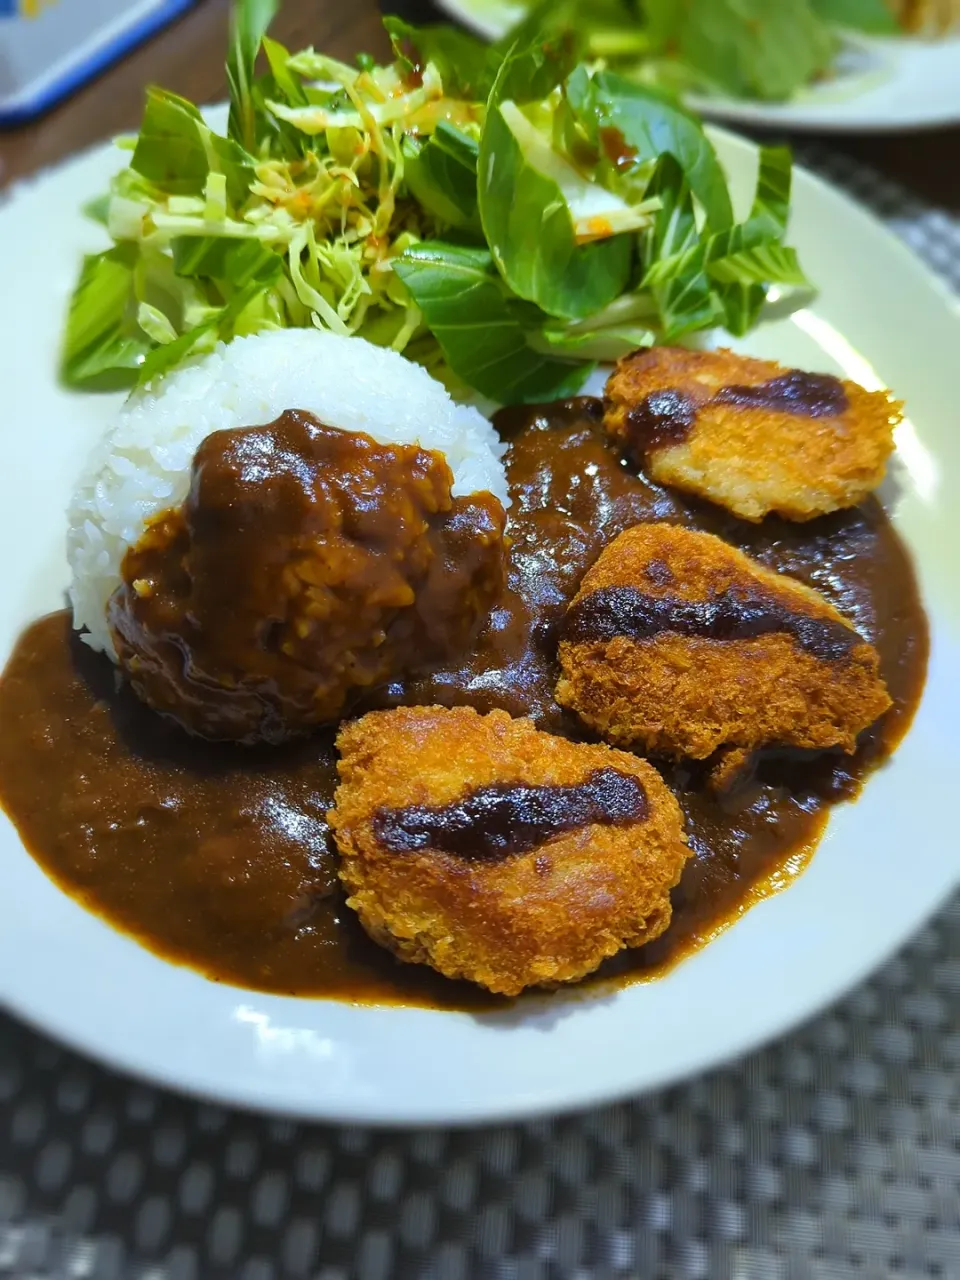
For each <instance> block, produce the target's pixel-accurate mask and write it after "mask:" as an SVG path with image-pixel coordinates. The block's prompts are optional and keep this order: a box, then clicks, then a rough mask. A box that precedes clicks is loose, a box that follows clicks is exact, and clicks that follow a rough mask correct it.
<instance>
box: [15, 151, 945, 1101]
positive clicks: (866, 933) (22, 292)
mask: <svg viewBox="0 0 960 1280" xmlns="http://www.w3.org/2000/svg"><path fill="white" fill-rule="evenodd" d="M715 137H716V141H717V143H718V147H719V151H720V155H721V158H722V160H723V162H724V164H725V165H726V167H727V169H728V171H729V172H730V175H731V178H732V181H733V186H734V191H735V193H736V194H737V195H738V198H739V200H740V202H741V203H742V202H743V200H744V198H748V197H749V193H750V189H751V186H752V182H753V177H754V172H755V165H756V160H755V153H754V151H753V149H752V148H751V147H750V145H749V144H747V143H745V142H743V141H741V140H739V139H736V138H733V137H730V136H729V135H724V134H720V133H717V134H715ZM121 162H122V157H121V156H120V154H119V153H117V152H116V151H114V150H112V149H110V148H102V149H99V150H97V151H94V152H92V153H90V154H88V155H86V156H83V157H80V158H78V159H76V160H74V161H72V162H71V163H70V164H68V165H65V166H64V167H63V168H61V169H59V170H57V171H54V172H51V173H49V174H47V175H45V176H43V177H41V178H40V179H38V180H37V181H36V182H34V183H33V184H32V185H29V186H25V187H22V188H21V189H19V190H18V191H17V192H15V193H14V194H13V196H12V197H11V198H10V199H9V200H8V201H7V202H6V203H5V204H4V205H3V207H2V208H0V273H2V278H3V281H4V304H5V307H6V316H7V323H6V324H5V326H4V342H3V344H2V345H0V385H2V386H3V388H4V409H5V414H4V436H3V443H4V467H3V469H2V471H0V538H2V544H3V546H4V547H5V548H6V552H7V555H6V561H5V565H4V573H3V576H2V578H0V661H5V659H6V657H7V655H8V653H9V651H10V648H11V646H12V644H13V643H14V641H15V639H16V636H17V634H18V633H19V631H20V630H21V628H22V627H23V626H24V625H25V624H27V623H28V622H30V621H31V620H32V619H33V618H35V617H36V616H38V615H39V614H41V613H43V612H46V611H47V610H50V609H55V608H58V607H60V606H61V605H62V603H63V590H64V587H65V585H66V582H67V566H66V560H65V555H64V533H65V509H66V506H67V501H68V497H69V494H70V490H71V486H72V484H73V482H74V480H75V477H76V475H77V472H78V469H79V468H80V466H81V464H82V462H83V460H84V457H85V455H86V453H87V450H88V449H89V447H90V445H91V443H92V441H93V440H94V438H95V436H96V435H97V433H98V432H99V431H100V429H101V428H102V426H103V425H104V423H105V421H106V420H107V419H108V418H109V416H110V414H111V412H112V410H113V408H114V407H115V405H116V403H117V397H102V396H92V395H78V394H75V393H70V392H67V391H65V390H64V389H62V388H61V387H59V386H58V385H57V382H56V379H55V376H54V370H55V367H56V359H57V347H58V342H59V337H60V332H61V328H62V324H63V318H64V314H65V308H66V304H67V299H68V298H69V295H70V291H71V289H72V286H73V284H74V281H75V279H76V273H77V267H78V262H79V257H80V254H81V253H82V252H83V251H85V250H95V249H97V248H99V247H101V245H102V236H103V232H102V229H101V228H99V227H98V226H97V225H96V224H95V223H93V222H90V221H88V220H86V219H85V218H84V217H83V216H82V215H81V213H80V206H81V205H82V204H84V203H85V202H86V201H88V200H89V199H91V198H92V197H94V196H96V195H98V194H99V193H100V192H101V191H103V189H104V188H105V185H106V183H107V180H108V178H109V176H110V174H111V173H112V171H113V170H114V169H115V168H116V167H117V166H118V164H119V163H121ZM794 209H795V213H794V221H793V239H794V242H795V243H796V244H797V246H798V248H799V249H800V251H801V256H802V258H803V260H804V263H805V265H806V267H807V269H808V271H809V273H810V275H811V276H812V278H813V279H814V280H816V281H817V282H818V283H819V284H820V286H821V293H820V296H819V298H818V299H817V301H816V302H815V303H814V304H813V305H812V306H811V307H810V309H809V310H806V311H803V312H801V313H800V314H798V315H797V316H795V317H793V318H792V319H791V320H789V321H778V322H777V323H773V324H769V325H768V326H766V327H764V328H763V329H761V330H760V331H758V332H757V333H755V334H754V335H753V336H752V337H751V338H750V339H749V340H747V342H745V343H744V344H742V345H743V347H744V348H745V349H749V350H751V351H753V352H755V353H756V354H757V355H760V356H768V357H775V358H777V359H780V360H783V361H785V362H786V363H788V364H795V365H801V366H807V367H811V368H814V369H823V370H837V371H841V370H842V371H844V372H846V373H848V374H850V375H851V376H853V377H854V378H857V379H859V380H860V381H867V382H869V381H871V380H873V379H875V378H879V379H881V380H882V381H883V382H884V383H889V384H890V385H891V386H893V387H895V388H896V389H897V392H898V394H900V395H901V396H903V397H904V398H905V399H906V401H907V404H908V406H909V410H910V417H911V421H910V422H909V423H907V424H905V425H904V426H903V427H902V428H901V429H900V432H899V437H898V444H899V449H898V460H897V461H896V463H895V464H894V467H893V475H892V478H891V483H890V485H889V486H888V488H889V493H890V495H891V503H892V509H893V511H894V514H895V520H896V523H897V526H898V528H899V529H900V531H901V533H902V534H903V536H904V537H905V538H906V539H907V541H908V542H909V544H910V546H911V547H912V549H913V551H914V554H915V556H916V559H917V563H918V568H919V572H920V577H921V582H922V588H923V591H924V595H925V599H926V602H927V605H928V609H929V613H930V618H931V625H932V632H933V646H932V653H931V661H930V675H929V683H928V687H927V692H926V696H925V697H924V699H923V702H922V704H921V706H920V709H919V712H918V714H917V718H916V721H915V723H914V726H913V728H912V730H911V731H910V733H909V734H908V736H907V738H906V740H905V741H904V743H903V745H902V746H901V748H900V750H899V751H898V753H897V755H896V756H895V757H894V759H893V761H892V763H891V764H890V765H889V766H887V767H886V768H884V769H883V770H882V771H881V772H880V773H878V774H877V775H875V776H874V777H873V778H872V779H871V780H870V781H869V782H868V784H867V786H866V788H865V791H864V793H863V795H862V797H861V798H860V799H859V800H858V801H857V802H856V803H855V804H853V805H847V806H842V807H840V808H839V809H837V810H835V812H834V814H833V817H832V819H831V821H830V826H829V830H828V832H827V835H826V837H825V839H824V841H823V844H822V846H821V848H820V850H819V852H818V853H817V854H816V856H815V857H814V859H813V862H812V865H811V866H810V868H809V870H808V871H807V872H806V873H805V874H804V875H803V876H801V877H800V878H799V880H798V881H797V882H796V883H795V884H794V885H793V886H792V887H791V888H789V889H788V890H787V891H786V892H784V893H781V894H780V895H779V896H777V897H774V898H771V899H769V900H767V901H765V902H762V903H761V904H760V905H758V906H757V907H755V908H754V909H753V910H751V911H750V912H748V913H747V915H746V916H745V917H744V918H743V919H742V920H741V921H740V922H739V923H738V924H736V925H735V926H734V927H733V928H731V929H729V930H728V931H727V932H726V933H724V934H723V935H722V936H721V937H720V938H718V939H717V940H716V941H715V942H713V943H711V944H710V945H709V946H708V947H707V948H706V949H704V950H703V951H701V952H700V953H699V954H697V955H695V956H693V957H692V958H691V959H689V960H687V961H686V962H684V963H683V964H681V965H680V966H679V967H678V968H676V969H675V970H674V971H673V972H671V973H670V974H669V975H668V976H667V977H665V978H663V979H661V980H659V981H656V982H653V983H650V984H647V985H638V986H633V987H629V988H626V989H624V990H621V991H619V992H616V993H615V994H612V995H610V994H607V995H596V994H594V995H592V996H591V995H590V994H589V993H584V994H583V995H579V994H577V993H576V992H575V991H574V992H569V993H558V994H555V995H550V996H545V997H543V998H537V999H535V1000H528V1001H523V1002H521V1003H520V1004H519V1005H518V1006H517V1008H516V1009H515V1011H511V1012H509V1013H506V1014H504V1013H500V1014H496V1015H471V1014H466V1013H463V1014H456V1013H443V1012H434V1011H429V1010H423V1009H404V1008H396V1007H386V1008H372V1007H361V1006H353V1005H349V1004H340V1003H336V1002H333V1001H323V1000H300V999H291V998H284V997H280V996H273V995H262V994H259V993H256V992H250V991H243V990H239V989H236V988H233V987H229V986H224V985H218V984H216V983H213V982H209V981H207V980H206V979H204V978H203V977H201V976H199V975H198V974H196V973H194V972H193V971H191V970H189V969H186V968H181V967H178V966H176V965H173V964H169V963H167V962H165V961H163V960H161V959H158V958H157V957H156V956H155V955H153V954H151V953H150V952H149V951H146V950H145V949H143V948H142V947H140V946H139V945H138V944H137V943H136V942H134V941H132V940H131V939H130V938H128V937H126V936H124V935H123V934H120V933H117V932H115V931H114V930H113V929H111V928H110V927H109V926H108V925H106V924H104V923H102V922H101V921H100V920H99V919H98V918H97V917H96V916H93V915H91V914H89V913H88V912H86V911H85V910H84V909H83V908H82V907H80V906H79V905H78V904H77V903H76V902H74V901H73V899H71V898H69V897H67V896H66V895H65V894H63V893H62V892H61V891H60V890H59V889H58V888H57V887H56V886H55V885H54V884H53V882H52V881H50V880H48V879H47V877H46V876H45V874H44V873H43V872H42V871H41V870H40V868H39V867H38V866H37V864H36V863H35V862H34V861H33V859H32V858H31V857H30V856H29V854H28V853H27V852H26V851H25V850H24V849H23V847H22V846H21V844H20V841H19V839H18V837H17V834H16V831H15V830H14V828H13V826H12V825H11V824H10V823H9V821H8V820H7V819H6V818H5V817H0V898H2V900H3V902H4V904H5V912H4V926H3V929H2V930H0V1004H2V1005H5V1006H6V1007H7V1008H9V1009H10V1010H11V1011H12V1012H13V1013H15V1014H17V1015H19V1016H21V1017H23V1018H24V1019H26V1020H28V1021H29V1022H31V1023H33V1024H34V1025H36V1026H38V1027H40V1028H42V1029H43V1030H44V1031H46V1032H49V1034H51V1035H53V1036H56V1037H57V1038H59V1039H61V1040H64V1041H66V1042H67V1043H69V1044H71V1045H73V1046H75V1047H76V1048H78V1049H80V1050H82V1051H84V1052H86V1053H89V1054H91V1055H93V1056H95V1057H97V1058H100V1059H102V1060H104V1061H106V1062H109V1063H111V1064H113V1065H114V1066H116V1067H119V1068H121V1069H124V1070H129V1071H132V1072H135V1073H137V1074H139V1075H142V1076H145V1077H148V1078H150V1079H152V1080H155V1081H157V1082H158V1083H160V1084H163V1085H169V1086H171V1087H173V1088H177V1089H183V1090H187V1091H190V1092H194V1093H198V1094H203V1095H206V1096H209V1097H212V1098H216V1099H218V1100H220V1101H222V1102H225V1103H234V1104H239V1105H242V1106H247V1107H253V1108H260V1109H263V1110H268V1111H274V1112H281V1113H286V1114H290V1115H294V1116H304V1117H311V1118H315V1119H322V1120H334V1121H345V1122H347V1121H348V1122H357V1123H382V1124H397V1125H402V1124H422V1123H459V1122H463V1123H467V1122H475V1121H487V1120H494V1119H498V1120H499V1119H505V1118H511V1117H518V1116H524V1115H528V1114H531V1113H536V1112H548V1111H558V1110H562V1109H564V1108H574V1107H585V1106H588V1105H591V1104H593V1103H599V1102H602V1101H605V1100H608V1099H612V1098H616V1097H618V1096H622V1095H625V1094H631V1093H638V1092H640V1091H641V1090H644V1089H649V1088H653V1087H655V1086H661V1085H664V1084H667V1083H669V1082H671V1081H674V1080H677V1079H678V1078H680V1077H682V1076H685V1075H687V1074H689V1073H691V1072H694V1071H699V1070H703V1069H704V1068H706V1067H709V1066H712V1065H713V1064H715V1063H718V1062H721V1061H723V1060H725V1059H728V1058H731V1057H733V1056H735V1055H737V1054H740V1053H743V1052H744V1051H745V1050H747V1049H750V1048H751V1047H753V1046H755V1045H757V1044H758V1043H759V1042H761V1041H763V1040H766V1039H768V1038H770V1037H772V1036H775V1035H778V1034H780V1033H781V1032H783V1031H785V1030H786V1029H787V1028H789V1027H790V1026H792V1025H793V1024H795V1023H797V1022H799V1021H801V1020H802V1019H804V1018H807V1017H809V1016H810V1015H811V1014H812V1013H814V1012H815V1011H816V1010H817V1009H819V1008H820V1007H822V1006H823V1005H824V1004H826V1003H828V1002H829V1001H831V1000H834V999H836V998H837V997H838V996H839V995H841V994H842V993H843V992H844V991H845V990H846V989H847V988H849V987H850V986H852V985H853V984H854V983H856V982H858V981H860V980H861V979H862V978H863V977H865V976H866V974H867V973H869V971H870V970H871V969H873V968H874V967H875V966H876V965H878V964H879V963H880V962H881V961H882V960H883V959H884V958H885V957H886V956H888V955H889V954H890V953H891V952H892V951H894V950H895V949H896V948H897V947H899V946H900V945H901V944H902V943H903V942H904V941H905V940H906V939H907V938H908V937H909V936H910V934H911V933H913V932H914V930H915V929H917V928H918V926H919V925H920V924H921V923H922V921H923V920H924V919H925V918H926V917H927V916H928V915H929V914H930V913H931V912H932V911H933V910H935V908H936V907H937V905H938V904H939V903H940V902H941V900H942V899H943V898H944V897H945V895H946V894H948V893H949V891H950V890H951V889H952V888H953V886H954V884H955V883H956V880H957V865H958V859H957V851H956V841H955V839H954V837H953V835H952V834H951V829H950V827H949V825H947V826H944V824H943V822H942V821H941V819H940V811H941V805H942V803H943V799H944V797H949V796H951V795H952V793H953V790H954V789H955V788H956V776H957V767H958V757H960V749H958V747H957V733H956V726H957V724H958V723H960V679H958V672H960V581H958V575H957V571H956V552H955V549H956V547H957V546H958V545H960V503H958V502H957V500H956V495H957V494H958V493H960V434H958V433H957V430H956V361H957V351H958V350H960V312H958V307H957V304H956V303H955V302H954V301H953V300H952V299H951V298H950V297H949V296H948V295H947V294H946V292H945V291H944V290H943V289H941V288H940V287H939V286H938V284H937V283H936V281H935V280H934V279H933V278H932V277H931V276H930V275H929V274H928V273H927V272H926V271H925V270H924V268H923V267H921V266H920V264H919V263H918V262H917V261H916V260H915V259H914V258H913V256H912V255H911V254H910V253H909V252H908V250H907V249H906V248H905V247H904V246H903V245H902V244H900V243H899V241H897V240H896V239H894V237H893V236H891V235H890V234H889V233H888V232H887V231H886V230H885V229H884V228H883V227H882V226H880V224H879V223H877V222H876V221H875V220H874V219H872V218H871V217H870V216H868V215H867V214H866V213H865V212H863V211H862V210H861V209H860V208H858V207H857V206H855V205H854V204H852V203H851V202H850V201H849V200H847V199H846V198H845V197H843V196H842V195H840V194H838V193H837V192H836V191H835V190H832V189H830V188H829V187H828V186H826V185H825V184H823V183H822V182H820V181H819V180H817V179H816V178H813V177H812V176H810V175H809V174H807V173H803V172H798V174H797V177H796V182H795V203H794Z"/></svg>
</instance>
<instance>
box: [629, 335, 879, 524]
mask: <svg viewBox="0 0 960 1280" xmlns="http://www.w3.org/2000/svg"><path fill="white" fill-rule="evenodd" d="M901 408H902V406H901V405H900V404H899V403H898V402H897V401H894V400H892V399H891V397H890V396H889V395H888V393H887V392H885V391H865V390H864V389H863V387H860V386H858V385H857V384H856V383H855V382H841V381H840V380H839V379H838V378H834V377H832V376H830V375H828V374H820V373H803V372H801V371H799V370H796V369H784V368H782V366H780V365H779V364H775V363H773V362H772V361H769V360H753V359H750V358H749V357H747V356H740V355H737V354H736V353H735V352H733V351H727V350H720V351H687V350H684V349H683V348H680V347H654V348H653V349H652V350H649V351H637V352H634V353H633V355H629V356H627V357H625V358H624V359H623V360H621V361H620V363H619V364H618V365H617V367H616V369H615V370H614V372H613V373H612V374H611V375H610V378H609V380H608V382H607V388H606V396H605V399H604V410H605V411H604V425H605V427H606V429H607V431H608V432H609V433H610V435H611V436H612V437H613V438H614V439H615V440H616V441H617V442H618V443H619V444H620V445H621V447H622V448H623V449H624V450H625V451H626V452H627V453H628V454H630V455H631V456H632V457H633V459H634V460H635V461H636V462H637V463H638V464H639V465H640V466H642V467H643V468H644V470H645V471H646V472H647V474H648V475H649V476H650V477H651V478H652V479H654V480H656V481H658V483H660V484H666V485H671V486H673V487H674V488H677V489H682V490H684V491H685V492H686V493H692V494H696V495H697V496H698V497H701V498H707V499H708V500H709V501H710V502H715V503H717V504H718V505H719V506H722V507H726V508H727V509H728V510H730V511H732V512H733V514H734V515H737V516H740V517H741V519H743V520H753V521H759V520H762V519H763V517H764V516H766V515H769V514H770V513H771V512H776V513H777V514H778V515H781V516H783V517H785V518H786V519H788V520H811V519H813V517H814V516H819V515H824V514H826V513H827V512H829V511H838V510H840V509H841V508H844V507H853V506H856V504H857V503H858V502H861V501H862V500H863V499H864V498H865V497H866V496H867V494H868V493H870V492H871V491H872V490H874V489H876V488H877V486H878V485H879V484H880V482H881V481H882V480H883V476H884V471H885V469H886V463H887V458H888V457H889V455H890V453H891V452H892V450H893V428H894V426H895V425H896V424H897V422H898V421H899V420H900V413H901Z"/></svg>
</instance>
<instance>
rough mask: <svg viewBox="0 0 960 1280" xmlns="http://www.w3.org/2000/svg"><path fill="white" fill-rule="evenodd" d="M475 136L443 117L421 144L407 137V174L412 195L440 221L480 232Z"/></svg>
mask: <svg viewBox="0 0 960 1280" xmlns="http://www.w3.org/2000/svg"><path fill="white" fill-rule="evenodd" d="M479 153H480V146H479V143H478V142H477V141H476V139H475V138H471V137H469V136H468V135H467V134H465V133H461V131H460V130H459V129H455V128H454V127H453V125H451V124H447V122H446V120H441V121H440V123H439V124H438V125H437V127H436V130H435V131H434V133H433V135H432V137H430V138H428V139H427V141H426V142H424V143H421V142H419V141H417V140H416V139H414V138H409V137H408V138H405V139H404V144H403V154H404V157H405V161H406V163H405V168H404V176H405V178H406V183H407V187H408V188H409V190H410V194H411V195H412V196H413V197H414V199H415V200H417V201H418V203H419V204H420V205H422V206H423V208H424V209H426V210H427V211H428V212H429V213H431V214H433V216H434V217H435V218H437V219H438V221H440V222H441V223H446V224H447V225H448V226H451V227H457V228H460V229H463V230H467V231H472V232H475V233H479V232H480V229H481V228H480V211H479V207H478V203H477V159H478V156H479Z"/></svg>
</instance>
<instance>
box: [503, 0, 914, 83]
mask: <svg viewBox="0 0 960 1280" xmlns="http://www.w3.org/2000/svg"><path fill="white" fill-rule="evenodd" d="M538 29H539V31H540V32H541V33H542V34H543V36H544V38H547V39H549V40H557V39H558V38H560V36H561V35H562V34H564V33H565V34H566V36H567V38H568V39H570V40H574V41H576V42H577V44H578V47H579V48H580V50H581V54H582V56H586V57H589V58H592V59H602V60H603V61H604V62H605V63H606V65H607V66H608V67H609V68H610V69H613V70H617V71H621V72H623V73H624V74H626V75H628V76H629V78H630V79H635V80H640V81H642V82H645V83H656V84H659V85H660V87H662V88H664V89H667V90H669V91H672V92H686V91H695V92H699V93H708V94H724V95H728V96H734V97H741V98H759V99H763V100H769V101H784V100H786V99H788V98H790V97H792V96H794V95H795V94H796V93H798V92H799V91H800V90H802V89H803V88H805V86H807V85H809V84H811V83H813V82H814V81H816V80H818V79H820V78H821V77H823V76H825V75H828V74H830V72H831V69H832V66H833V64H834V62H835V60H836V57H837V54H838V52H839V50H840V46H841V35H842V32H843V31H844V30H847V31H861V32H865V33H869V34H872V35H888V34H892V33H894V32H896V31H897V30H899V28H898V25H897V22H896V19H895V17H894V15H893V12H892V11H891V9H890V7H889V6H888V4H887V3H886V0H685V2H684V3H682V4H681V3H678V0H642V3H636V2H635V0H558V3H555V4H552V3H551V2H550V0H541V2H540V3H536V4H534V5H533V6H532V7H531V9H530V11H529V13H528V14H527V15H526V16H525V17H524V18H523V20H522V21H521V22H520V23H519V24H518V25H517V26H516V27H515V28H514V29H513V31H512V32H511V33H509V34H508V35H507V36H505V37H504V41H506V42H509V41H510V40H511V39H517V38H520V39H522V40H524V41H525V42H529V41H530V40H532V39H533V38H534V37H535V35H536V33H537V31H538Z"/></svg>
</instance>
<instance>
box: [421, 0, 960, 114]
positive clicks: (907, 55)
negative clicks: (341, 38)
mask: <svg viewBox="0 0 960 1280" xmlns="http://www.w3.org/2000/svg"><path fill="white" fill-rule="evenodd" d="M437 5H438V7H439V8H440V9H442V10H443V12H444V13H446V14H447V15H448V16H449V17H451V18H453V19H455V20H456V21H457V22H460V23H462V24H463V25H464V26H465V27H469V28H470V29H471V30H472V31H475V32H476V33H477V34H478V35H481V36H483V37H485V38H486V39H489V40H496V39H498V38H499V37H500V36H502V35H503V34H504V32H505V31H508V30H509V29H510V27H511V26H513V24H514V23H516V22H518V21H519V20H520V18H522V17H523V16H524V14H525V13H526V12H527V9H526V7H525V6H523V5H520V4H514V3H511V2H510V0H437ZM687 104H688V105H689V106H690V107H692V108H694V110H696V111H699V112H700V113H701V114H702V115H704V116H707V117H709V118H710V119H713V120H722V121H725V122H727V123H730V124H744V125H753V126H756V127H757V128H769V129H803V130H808V129H809V130H813V131H818V132H835V133H873V132H877V133H882V132H888V131H891V132H892V131H899V130H910V129H929V128H932V127H934V126H936V125H946V124H955V123H957V122H958V121H960V36H953V37H951V38H950V39H946V40H936V41H933V40H921V39H919V38H916V37H914V38H911V37H907V36H902V37H896V38H891V39H870V38H866V37H857V40H856V44H855V46H854V45H851V46H850V48H849V49H848V50H847V51H846V52H845V53H844V55H843V57H842V59H841V63H840V66H839V69H838V74H837V77H836V79H833V80H830V81H828V82H826V83H824V84H822V85H815V86H812V87H811V88H809V89H806V90H804V91H803V92H802V93H801V94H799V95H798V96H797V97H796V98H794V99H792V100H791V101H790V102H784V103H776V102H750V101H746V100H739V99H733V98H720V97H705V96H701V95H696V94H691V95H690V96H689V97H688V98H687Z"/></svg>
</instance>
